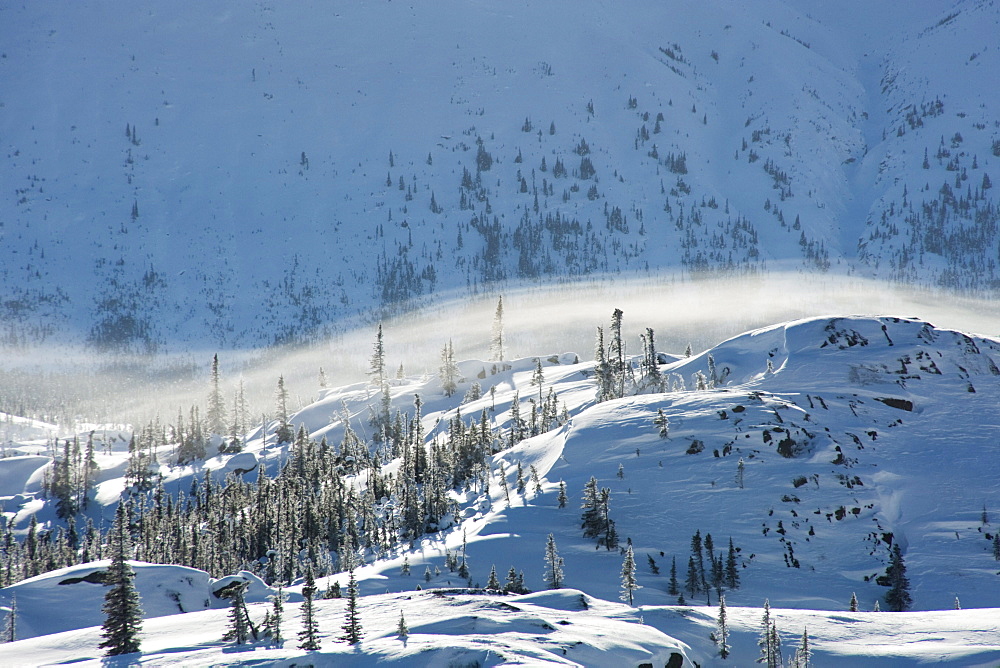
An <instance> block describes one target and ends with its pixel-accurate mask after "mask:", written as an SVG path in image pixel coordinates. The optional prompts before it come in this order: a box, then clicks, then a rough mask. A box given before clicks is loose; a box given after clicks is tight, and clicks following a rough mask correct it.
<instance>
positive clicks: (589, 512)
mask: <svg viewBox="0 0 1000 668" xmlns="http://www.w3.org/2000/svg"><path fill="white" fill-rule="evenodd" d="M581 508H583V515H582V516H581V519H582V523H581V525H580V527H581V528H582V529H583V537H584V538H597V544H598V545H603V546H604V547H606V548H607V549H608V550H612V549H617V548H618V533H617V530H616V528H615V522H614V520H612V519H611V490H610V489H609V488H607V487H603V488H601V490H600V491H598V489H597V478H595V477H593V476H591V477H590V480H588V481H587V484H586V485H585V486H584V488H583V503H582V505H581Z"/></svg>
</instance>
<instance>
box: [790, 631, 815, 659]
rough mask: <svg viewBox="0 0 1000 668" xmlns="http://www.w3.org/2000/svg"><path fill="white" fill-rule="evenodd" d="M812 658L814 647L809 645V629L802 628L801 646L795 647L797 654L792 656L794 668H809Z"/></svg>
mask: <svg viewBox="0 0 1000 668" xmlns="http://www.w3.org/2000/svg"><path fill="white" fill-rule="evenodd" d="M811 660H812V649H811V648H810V647H809V629H808V628H804V629H802V640H800V641H799V646H798V647H796V648H795V654H794V656H792V668H809V663H810V661H811Z"/></svg>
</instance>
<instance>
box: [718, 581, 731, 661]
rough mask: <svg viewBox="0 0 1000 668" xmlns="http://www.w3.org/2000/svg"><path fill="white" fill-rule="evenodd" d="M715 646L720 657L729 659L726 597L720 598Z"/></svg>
mask: <svg viewBox="0 0 1000 668" xmlns="http://www.w3.org/2000/svg"><path fill="white" fill-rule="evenodd" d="M715 644H716V646H717V647H718V648H719V657H720V658H723V659H728V658H729V650H730V647H729V622H728V620H727V618H726V597H725V596H720V597H719V616H718V617H717V618H716V620H715Z"/></svg>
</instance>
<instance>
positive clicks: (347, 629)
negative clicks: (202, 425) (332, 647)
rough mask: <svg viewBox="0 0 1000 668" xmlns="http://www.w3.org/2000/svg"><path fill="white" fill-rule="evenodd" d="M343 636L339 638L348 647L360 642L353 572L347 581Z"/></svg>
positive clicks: (356, 592)
mask: <svg viewBox="0 0 1000 668" xmlns="http://www.w3.org/2000/svg"><path fill="white" fill-rule="evenodd" d="M341 628H343V629H344V635H342V636H341V637H340V639H341V640H343V641H345V642H346V643H347V644H349V645H356V644H357V643H359V642H361V619H360V618H359V617H358V581H357V580H356V579H355V578H354V571H353V570H352V571H351V572H350V579H349V580H348V581H347V610H346V611H345V614H344V625H343V626H342V627H341Z"/></svg>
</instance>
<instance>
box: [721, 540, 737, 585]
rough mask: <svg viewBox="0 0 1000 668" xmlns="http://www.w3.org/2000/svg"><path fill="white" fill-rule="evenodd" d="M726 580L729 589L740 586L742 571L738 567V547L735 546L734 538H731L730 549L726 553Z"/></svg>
mask: <svg viewBox="0 0 1000 668" xmlns="http://www.w3.org/2000/svg"><path fill="white" fill-rule="evenodd" d="M720 559H721V557H720ZM725 580H726V587H727V588H729V589H739V588H740V571H739V569H738V568H737V562H736V548H735V547H734V546H733V539H732V538H730V539H729V551H728V552H727V554H726V570H725Z"/></svg>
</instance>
